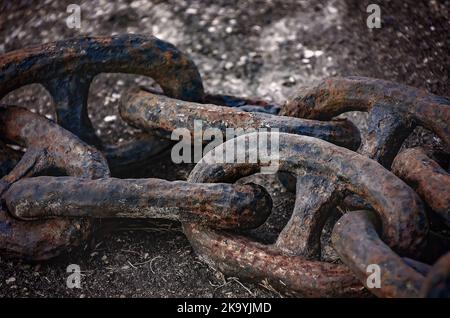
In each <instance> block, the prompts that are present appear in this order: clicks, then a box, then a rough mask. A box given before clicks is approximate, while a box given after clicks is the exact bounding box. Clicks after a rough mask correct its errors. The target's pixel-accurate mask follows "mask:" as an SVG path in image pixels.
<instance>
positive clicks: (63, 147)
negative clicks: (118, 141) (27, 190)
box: [0, 106, 109, 194]
mask: <svg viewBox="0 0 450 318" xmlns="http://www.w3.org/2000/svg"><path fill="white" fill-rule="evenodd" d="M0 138H2V139H3V140H4V141H5V142H10V143H14V144H18V145H20V146H22V147H26V148H27V151H26V152H25V154H24V156H23V157H22V159H21V160H20V162H19V163H18V164H17V165H16V166H15V167H14V169H13V170H12V171H11V172H10V173H9V174H8V175H7V176H5V177H3V178H2V179H1V184H0V194H1V193H2V192H3V191H4V190H5V189H6V188H7V187H8V186H9V185H10V184H11V183H13V182H15V181H17V180H19V179H21V178H23V177H26V176H31V175H35V174H38V173H40V172H43V171H46V170H48V169H52V168H54V169H59V170H62V171H64V172H65V173H67V174H69V175H74V176H80V177H85V178H94V179H95V178H101V177H105V176H109V168H108V165H107V163H106V160H105V158H104V157H103V155H102V154H101V153H100V152H99V151H98V150H97V149H95V148H94V147H92V146H89V145H87V144H85V143H84V142H83V141H81V140H80V139H78V138H77V137H76V136H74V135H73V134H71V133H70V132H68V131H66V130H65V129H63V128H61V127H60V126H59V125H57V124H56V123H54V122H51V121H49V120H48V119H46V118H45V117H43V116H40V115H37V114H34V113H32V112H30V111H28V110H26V109H25V108H21V107H17V106H0Z"/></svg>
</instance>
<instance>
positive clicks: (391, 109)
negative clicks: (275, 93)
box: [281, 77, 450, 168]
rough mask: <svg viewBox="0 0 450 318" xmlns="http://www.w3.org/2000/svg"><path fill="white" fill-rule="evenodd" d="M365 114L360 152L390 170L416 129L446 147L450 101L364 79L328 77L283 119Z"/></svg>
mask: <svg viewBox="0 0 450 318" xmlns="http://www.w3.org/2000/svg"><path fill="white" fill-rule="evenodd" d="M352 110H356V111H367V112H369V121H368V124H369V127H368V128H369V133H368V136H367V138H366V139H365V140H363V141H362V144H361V147H360V150H359V152H360V153H361V154H363V155H365V156H368V157H369V158H372V159H374V160H376V161H378V162H380V163H381V164H382V165H383V166H385V167H386V168H389V167H390V165H391V162H392V160H393V159H394V157H395V156H396V155H397V153H398V151H399V149H400V147H401V145H402V143H403V141H404V140H405V139H406V138H407V137H408V136H409V134H410V133H411V132H412V130H413V129H414V127H415V126H417V125H419V126H423V127H425V128H428V129H430V130H432V131H433V132H435V133H436V134H437V135H438V136H439V137H440V138H441V139H442V140H443V141H444V143H445V144H446V145H447V147H448V148H450V130H449V123H450V101H448V100H447V99H445V98H443V97H440V96H436V95H432V94H429V93H428V92H426V91H423V90H419V89H417V88H414V87H410V86H406V85H401V84H398V83H394V82H389V81H384V80H379V79H374V78H365V77H347V78H340V77H336V78H330V79H327V80H325V81H323V82H321V83H320V84H318V85H317V86H315V87H310V88H305V89H304V90H303V91H301V92H299V93H298V94H297V97H295V98H293V99H291V100H289V101H288V102H287V103H286V104H285V105H284V106H283V108H282V110H281V114H282V115H285V116H295V117H300V118H310V119H321V120H330V119H331V118H333V117H335V116H337V115H339V114H342V113H344V112H347V111H352Z"/></svg>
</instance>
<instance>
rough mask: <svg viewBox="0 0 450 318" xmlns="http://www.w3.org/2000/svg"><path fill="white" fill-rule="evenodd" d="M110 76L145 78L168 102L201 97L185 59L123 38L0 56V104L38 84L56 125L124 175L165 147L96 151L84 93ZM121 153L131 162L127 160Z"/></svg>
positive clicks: (146, 142)
mask: <svg viewBox="0 0 450 318" xmlns="http://www.w3.org/2000/svg"><path fill="white" fill-rule="evenodd" d="M112 72H113V73H131V74H140V75H146V76H150V77H152V78H153V79H154V80H155V81H156V82H157V83H158V84H159V85H160V86H161V88H162V89H163V91H164V93H165V94H166V95H168V96H171V97H174V98H180V99H184V100H191V101H202V100H203V97H204V92H203V84H202V80H201V77H200V74H199V72H198V70H197V67H196V66H195V64H194V62H193V61H192V60H191V59H190V58H189V57H188V56H187V55H185V54H184V53H182V52H180V51H179V50H178V49H177V48H176V47H174V46H173V45H172V44H170V43H167V42H165V41H161V40H159V39H157V38H155V37H153V36H143V35H134V34H125V35H117V36H106V37H80V38H74V39H68V40H63V41H58V42H52V43H48V44H44V45H40V46H35V47H29V48H25V49H22V50H17V51H13V52H9V53H6V54H4V55H2V56H0V98H1V97H3V96H5V95H6V94H7V93H9V92H11V91H13V90H14V89H17V88H19V87H21V86H23V85H27V84H32V83H41V84H43V85H44V87H45V88H46V89H47V90H48V91H49V93H50V94H51V96H52V98H53V101H54V104H55V110H56V118H57V122H58V123H59V124H60V125H61V126H62V127H64V128H66V129H67V130H69V131H70V132H72V133H74V134H75V135H77V136H79V137H80V138H81V139H82V140H84V141H86V142H88V143H90V144H93V145H95V146H97V147H99V149H100V150H105V154H106V156H107V159H108V161H109V162H110V163H111V167H112V171H113V172H114V173H116V171H117V172H118V173H117V174H125V175H126V173H124V172H126V171H127V170H134V169H136V167H138V166H142V165H145V164H148V163H152V162H154V157H155V156H156V155H159V153H160V152H159V151H160V150H161V149H162V148H164V147H168V146H170V144H169V145H168V144H167V141H161V140H158V139H155V138H153V137H146V138H141V139H139V140H137V141H136V142H135V143H133V142H131V143H128V144H126V145H124V146H123V147H117V146H116V147H109V146H106V145H102V143H101V141H100V140H99V138H98V137H97V136H96V134H95V131H94V128H93V127H92V124H91V121H90V119H89V117H88V104H87V101H88V93H89V87H90V84H91V82H92V80H93V78H94V77H95V76H96V75H97V74H99V73H112ZM111 148H113V149H111ZM122 148H123V149H122ZM126 153H133V154H135V155H136V156H135V158H134V159H133V160H130V159H131V157H130V156H129V155H127V154H126ZM122 160H123V161H122ZM135 166H136V167H135Z"/></svg>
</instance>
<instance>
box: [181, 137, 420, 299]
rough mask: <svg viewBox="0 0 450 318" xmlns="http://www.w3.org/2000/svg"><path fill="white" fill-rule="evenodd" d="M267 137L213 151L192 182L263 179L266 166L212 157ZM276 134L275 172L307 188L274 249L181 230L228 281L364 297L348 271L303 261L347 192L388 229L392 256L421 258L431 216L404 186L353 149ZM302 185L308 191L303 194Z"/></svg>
mask: <svg viewBox="0 0 450 318" xmlns="http://www.w3.org/2000/svg"><path fill="white" fill-rule="evenodd" d="M269 135H270V133H259V134H248V135H243V136H240V137H238V138H237V139H236V140H230V141H227V142H226V143H224V144H222V145H220V146H218V147H217V148H215V150H213V151H211V152H209V153H208V154H207V155H206V156H205V157H204V158H203V159H202V160H201V161H200V162H199V163H198V164H197V165H196V167H195V168H194V170H193V171H192V172H191V174H190V176H189V179H188V180H189V181H191V182H213V183H215V182H229V183H233V182H234V181H236V180H238V179H240V178H242V177H245V176H248V175H251V174H253V173H256V172H258V171H259V170H260V168H261V165H262V163H261V162H260V163H248V162H247V163H225V164H224V163H220V162H215V161H214V158H215V155H216V154H221V153H225V152H226V151H227V147H230V146H231V147H233V146H232V145H233V144H234V142H235V141H237V142H238V143H239V142H243V141H242V140H239V139H246V138H255V136H257V137H258V138H260V137H265V138H267V139H270V138H269V137H268V136H269ZM277 135H278V137H279V145H280V149H279V158H280V159H279V169H278V171H280V172H287V173H291V174H293V175H296V176H298V177H301V178H299V183H300V184H301V185H302V187H297V198H296V202H295V209H294V212H293V215H292V216H291V219H290V220H289V222H288V224H287V225H286V227H285V228H284V229H283V231H282V232H281V234H280V236H279V238H278V240H277V242H276V243H275V244H274V245H271V246H267V245H262V244H259V243H256V242H253V241H252V240H251V239H249V238H246V237H242V236H235V235H232V234H229V233H225V232H218V231H214V230H211V229H207V228H205V227H202V226H200V225H196V224H193V223H184V227H183V228H184V230H185V233H186V235H187V237H188V238H189V240H190V242H191V244H192V245H193V246H194V248H195V249H196V251H197V252H198V253H199V254H200V255H201V256H202V257H203V258H205V259H206V260H207V261H209V262H210V263H211V264H212V265H213V266H215V267H216V268H219V269H221V270H222V271H224V272H225V273H227V274H231V275H238V276H239V277H243V278H250V279H264V278H268V279H269V280H270V281H271V282H272V283H274V284H275V285H277V286H278V287H280V288H283V289H288V290H291V291H294V292H295V293H297V294H300V295H304V296H316V297H317V296H339V295H340V296H343V295H347V296H348V295H350V294H361V293H362V291H361V289H360V288H359V287H358V284H355V281H354V280H353V279H352V278H351V275H350V273H349V272H348V271H347V270H346V269H345V268H343V267H341V266H340V265H334V264H324V263H321V262H317V261H309V260H307V259H306V258H305V256H306V257H313V256H316V255H317V254H318V253H317V247H319V246H320V233H321V230H322V228H323V225H324V223H325V220H326V218H327V213H328V211H330V207H333V206H335V205H337V204H339V203H340V201H341V200H342V199H343V197H344V194H346V193H355V194H358V195H360V196H362V197H363V198H364V199H366V200H367V202H368V203H369V204H371V206H372V207H373V208H374V209H375V210H376V211H377V213H378V214H379V216H380V219H381V222H382V224H383V232H382V238H383V240H384V241H385V242H386V243H387V244H388V245H389V246H390V247H391V248H392V249H394V250H395V251H396V252H398V253H400V254H401V255H410V256H414V255H417V254H418V253H419V252H420V251H421V249H422V248H423V246H424V244H425V241H426V236H427V232H428V222H427V219H426V215H425V212H424V209H423V206H422V202H421V201H420V199H419V197H418V196H417V194H416V193H415V192H414V191H412V190H411V189H410V188H409V187H408V186H407V185H406V184H404V183H403V182H402V181H401V180H400V179H398V178H397V177H396V176H395V175H393V174H392V173H390V172H389V171H387V170H385V169H384V168H383V167H382V166H381V165H379V164H378V163H376V162H375V161H372V160H370V159H368V158H366V157H364V156H362V155H359V154H356V153H354V152H352V151H350V150H348V149H345V148H341V147H338V146H335V145H333V144H330V143H328V142H325V141H322V140H319V139H316V138H311V137H306V136H298V135H292V134H285V133H279V134H277ZM247 144H248V143H247ZM257 151H258V149H256V148H255V147H252V146H250V147H247V148H246V149H245V152H246V157H248V154H249V153H252V152H257ZM219 157H221V156H219ZM304 185H305V186H307V187H305V188H303V186H304ZM312 191H313V192H312ZM304 194H307V196H304ZM280 281H281V282H282V283H280ZM283 286H284V287H283Z"/></svg>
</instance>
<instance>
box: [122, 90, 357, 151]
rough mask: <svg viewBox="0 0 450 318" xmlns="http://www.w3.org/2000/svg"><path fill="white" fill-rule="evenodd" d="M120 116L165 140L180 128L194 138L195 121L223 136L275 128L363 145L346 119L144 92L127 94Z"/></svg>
mask: <svg viewBox="0 0 450 318" xmlns="http://www.w3.org/2000/svg"><path fill="white" fill-rule="evenodd" d="M120 114H121V116H122V118H123V119H124V120H125V121H127V122H128V123H129V124H131V125H133V126H135V127H138V128H140V129H142V130H144V131H147V132H152V133H157V134H160V135H161V136H162V137H166V138H167V137H169V138H170V134H171V132H172V131H173V130H175V129H177V128H186V129H188V130H189V131H190V132H191V135H194V121H195V120H201V121H202V125H203V129H207V128H216V129H220V130H221V131H222V133H223V135H224V136H225V135H226V128H235V129H238V128H244V129H252V128H253V129H258V128H267V129H275V128H276V129H279V131H280V132H287V133H293V134H301V135H307V136H313V137H317V138H321V139H324V140H327V141H330V142H332V143H335V144H338V145H341V146H345V147H348V148H350V149H355V148H357V147H358V146H359V143H360V138H359V131H358V129H357V128H356V127H355V126H354V125H353V124H352V123H351V122H349V121H346V120H336V121H329V122H323V121H317V120H306V119H298V118H291V117H284V116H276V115H271V114H264V113H251V112H243V111H239V110H236V109H234V108H230V107H222V106H217V105H212V104H200V103H193V102H185V101H180V100H177V99H172V98H169V97H166V96H162V95H157V94H152V93H149V92H147V91H143V90H140V91H133V92H129V93H128V94H126V95H124V97H123V98H122V101H121V105H120Z"/></svg>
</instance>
